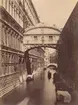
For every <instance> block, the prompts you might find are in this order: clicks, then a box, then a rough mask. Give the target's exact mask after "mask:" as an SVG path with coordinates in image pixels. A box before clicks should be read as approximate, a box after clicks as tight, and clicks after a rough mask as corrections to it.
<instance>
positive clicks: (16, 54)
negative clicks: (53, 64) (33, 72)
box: [0, 0, 39, 97]
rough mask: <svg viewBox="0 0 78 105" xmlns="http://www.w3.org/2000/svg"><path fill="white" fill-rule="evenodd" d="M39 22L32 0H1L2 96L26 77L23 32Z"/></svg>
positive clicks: (0, 77) (0, 72) (0, 88)
mask: <svg viewBox="0 0 78 105" xmlns="http://www.w3.org/2000/svg"><path fill="white" fill-rule="evenodd" d="M38 22H39V19H38V16H37V13H36V11H35V8H34V6H33V4H32V2H31V0H0V97H2V96H3V95H4V94H6V93H7V92H9V91H11V90H12V89H14V88H15V87H17V86H18V85H19V83H20V82H22V81H23V80H24V79H25V78H24V74H25V73H26V70H25V65H24V52H23V33H24V29H25V28H27V27H29V26H32V25H35V24H37V23H38Z"/></svg>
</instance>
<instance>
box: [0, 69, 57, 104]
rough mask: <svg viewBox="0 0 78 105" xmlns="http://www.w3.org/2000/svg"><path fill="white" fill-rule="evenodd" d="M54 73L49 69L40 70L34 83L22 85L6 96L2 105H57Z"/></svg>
mask: <svg viewBox="0 0 78 105" xmlns="http://www.w3.org/2000/svg"><path fill="white" fill-rule="evenodd" d="M48 71H50V72H51V79H48ZM54 72H55V71H53V70H52V69H49V68H48V69H47V70H46V71H40V70H39V71H38V72H37V73H36V74H35V76H34V81H32V82H30V83H28V84H26V83H25V84H23V85H20V86H19V87H18V88H16V89H15V90H14V91H12V92H10V93H8V94H7V95H5V96H4V97H3V98H2V99H0V105H55V102H56V92H55V85H54V84H53V74H54Z"/></svg>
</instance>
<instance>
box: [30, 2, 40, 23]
mask: <svg viewBox="0 0 78 105" xmlns="http://www.w3.org/2000/svg"><path fill="white" fill-rule="evenodd" d="M29 2H30V4H31V5H32V8H33V10H34V13H35V15H36V17H37V20H38V23H40V19H39V17H38V14H37V12H36V9H35V7H34V5H33V3H32V1H31V0H29Z"/></svg>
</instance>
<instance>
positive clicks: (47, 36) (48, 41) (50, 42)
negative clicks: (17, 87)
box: [23, 24, 61, 69]
mask: <svg viewBox="0 0 78 105" xmlns="http://www.w3.org/2000/svg"><path fill="white" fill-rule="evenodd" d="M60 34H61V31H60V30H59V29H57V28H55V27H50V26H46V25H44V24H38V25H37V26H33V27H30V28H28V29H26V30H25V33H24V37H23V46H24V52H25V58H26V63H27V64H26V65H27V67H28V69H31V68H30V65H29V63H30V61H29V53H28V52H29V51H30V50H32V49H34V48H41V47H48V48H54V49H56V46H57V42H58V40H59V36H60Z"/></svg>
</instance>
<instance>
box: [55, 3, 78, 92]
mask: <svg viewBox="0 0 78 105" xmlns="http://www.w3.org/2000/svg"><path fill="white" fill-rule="evenodd" d="M58 43H59V46H58V47H57V48H58V69H59V72H60V73H61V74H62V75H63V77H64V78H65V80H66V81H67V82H68V84H70V86H71V87H73V88H74V89H76V90H77V91H78V3H77V4H76V6H75V8H74V10H73V11H72V13H71V15H70V17H69V18H68V20H67V22H66V24H65V26H64V28H63V30H62V33H61V36H60V40H59V42H58Z"/></svg>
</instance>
